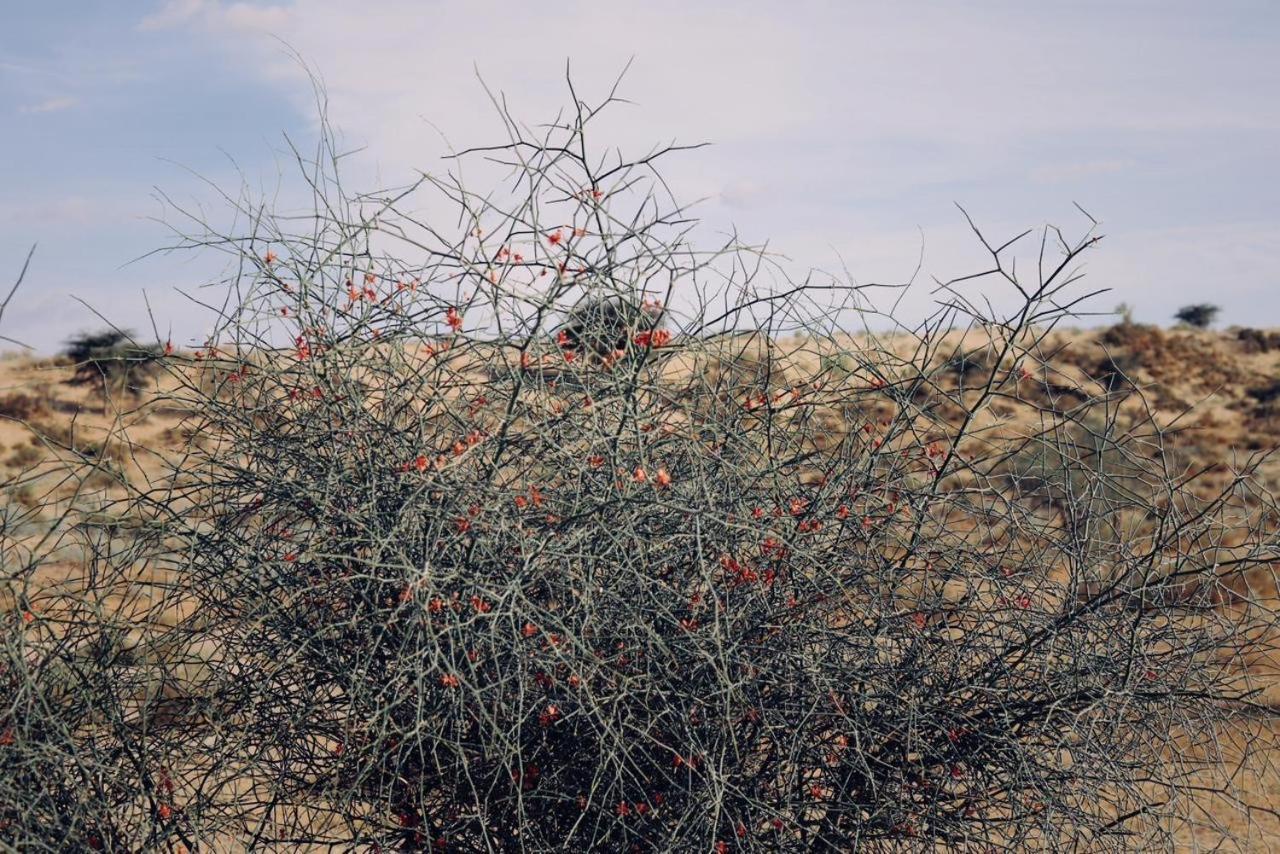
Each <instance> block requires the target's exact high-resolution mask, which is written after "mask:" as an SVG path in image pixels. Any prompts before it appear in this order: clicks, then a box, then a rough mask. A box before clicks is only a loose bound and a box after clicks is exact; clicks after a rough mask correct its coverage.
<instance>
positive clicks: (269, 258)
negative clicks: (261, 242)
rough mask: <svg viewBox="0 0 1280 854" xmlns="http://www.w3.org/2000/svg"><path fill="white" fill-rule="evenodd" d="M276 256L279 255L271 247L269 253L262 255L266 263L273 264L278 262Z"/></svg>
mask: <svg viewBox="0 0 1280 854" xmlns="http://www.w3.org/2000/svg"><path fill="white" fill-rule="evenodd" d="M276 257H277V256H276V253H274V252H272V251H271V250H270V249H268V250H267V254H266V255H263V256H262V260H263V261H264V262H265V263H266V264H268V265H271V264H274V263H275V262H276Z"/></svg>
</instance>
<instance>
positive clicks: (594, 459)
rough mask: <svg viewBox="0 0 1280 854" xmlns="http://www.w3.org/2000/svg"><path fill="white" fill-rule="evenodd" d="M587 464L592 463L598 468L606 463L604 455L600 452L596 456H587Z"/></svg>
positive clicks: (592, 465)
mask: <svg viewBox="0 0 1280 854" xmlns="http://www.w3.org/2000/svg"><path fill="white" fill-rule="evenodd" d="M587 464H588V465H590V466H591V467H592V468H593V469H598V468H600V467H601V466H602V465H604V457H602V456H600V455H599V454H595V455H594V456H591V457H587Z"/></svg>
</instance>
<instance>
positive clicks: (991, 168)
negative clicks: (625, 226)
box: [0, 0, 1280, 349]
mask: <svg viewBox="0 0 1280 854" xmlns="http://www.w3.org/2000/svg"><path fill="white" fill-rule="evenodd" d="M0 8H2V10H3V15H2V20H3V26H2V27H0V117H3V119H2V124H0V128H2V129H3V132H0V187H3V190H2V191H0V285H3V284H5V283H7V282H8V281H9V280H10V279H11V277H12V276H13V275H16V273H17V270H18V267H19V265H20V263H21V259H22V256H23V255H25V252H26V249H27V248H28V246H29V245H30V244H31V243H32V242H38V243H39V248H38V249H37V254H36V258H35V260H34V262H33V268H32V271H31V274H30V279H29V282H28V284H27V285H26V286H25V288H24V290H23V291H22V292H20V294H19V295H18V297H17V298H16V299H15V302H14V304H13V305H12V306H11V307H10V309H9V312H8V313H7V314H6V315H5V317H4V320H3V327H4V328H3V329H0V333H4V334H8V335H13V336H15V337H18V338H21V339H23V340H26V341H29V342H30V343H33V344H37V345H38V346H40V347H41V348H42V349H51V348H52V347H54V346H56V345H57V343H58V342H60V341H61V340H62V339H63V338H65V337H66V335H67V334H69V333H71V332H74V331H76V330H79V329H85V328H90V327H95V326H97V325H99V322H98V321H96V320H95V319H94V317H93V315H92V314H91V313H90V312H89V310H88V309H86V308H84V307H83V306H81V305H80V304H79V303H76V302H74V301H73V300H72V298H71V297H72V296H76V297H80V298H81V299H83V300H85V301H86V302H88V303H89V304H90V305H92V306H94V307H95V308H97V309H98V310H100V311H101V312H102V313H103V314H104V315H106V316H107V317H108V318H110V319H111V320H113V321H115V322H117V323H121V324H125V325H129V326H132V327H134V328H137V329H146V328H147V327H148V322H147V321H146V319H145V318H146V316H145V313H144V303H143V299H142V292H143V290H144V289H145V291H146V293H147V295H148V297H149V299H150V301H151V305H152V308H153V309H154V310H155V313H156V315H157V318H158V320H159V322H160V324H161V326H162V332H164V333H165V334H167V331H168V329H170V328H171V329H172V330H173V334H174V340H175V341H186V340H189V339H194V338H195V337H197V336H200V335H202V334H203V332H204V331H205V330H204V329H203V328H202V323H201V322H200V321H199V320H198V319H197V314H196V312H195V311H194V310H193V309H191V308H190V307H189V306H188V305H187V304H186V303H185V302H184V300H183V299H182V298H181V297H179V296H177V295H176V294H175V292H174V290H173V288H174V287H175V286H181V287H184V288H188V289H191V288H195V287H197V286H198V285H199V284H200V283H201V281H202V279H203V277H205V276H207V275H208V273H209V266H208V264H207V263H205V262H204V261H202V260H201V259H198V258H189V257H185V256H184V257H181V258H159V259H151V260H146V261H142V262H139V263H137V264H132V265H128V266H125V264H126V262H128V261H129V260H131V259H133V258H135V257H137V256H139V255H141V254H143V253H145V252H147V251H148V250H150V249H154V248H157V247H159V246H161V245H163V244H164V243H165V242H166V240H167V239H168V231H167V229H166V228H165V227H164V226H163V225H162V224H159V223H156V222H154V221H153V220H152V218H154V217H156V216H158V215H160V214H161V213H162V209H161V208H160V206H159V205H158V203H157V202H156V201H155V199H154V198H153V194H154V192H155V190H156V188H159V189H160V190H163V191H164V192H165V193H167V194H170V195H172V196H174V197H176V198H179V199H181V200H183V201H184V202H188V203H190V204H193V205H197V204H198V205H203V206H204V207H205V209H206V210H207V211H209V212H210V214H211V215H213V216H214V217H215V218H216V217H217V216H219V215H221V213H222V212H223V211H224V208H223V207H222V206H221V203H220V202H219V201H218V199H217V196H216V194H215V193H214V191H213V189H212V188H210V187H209V186H207V185H205V184H204V183H202V181H200V180H198V179H197V178H196V177H195V175H199V176H203V177H204V178H208V179H209V180H211V181H213V182H214V183H215V184H217V185H219V186H224V187H227V188H228V189H231V190H234V189H235V188H236V187H237V186H238V182H239V178H238V177H237V171H236V170H237V169H238V170H240V171H242V172H243V173H244V174H245V175H246V176H247V177H248V179H249V180H250V181H251V182H252V183H254V184H255V185H258V184H261V186H263V187H264V188H271V187H273V186H274V185H275V182H276V176H277V175H278V174H279V173H280V172H281V170H286V174H287V168H288V167H287V163H286V162H285V155H284V154H283V134H284V133H288V134H289V135H290V136H291V137H293V138H294V139H298V140H307V139H310V138H313V137H314V134H315V120H316V114H315V108H314V101H313V97H312V89H311V84H310V83H309V82H308V79H307V77H306V75H305V73H304V72H303V70H302V69H301V68H300V67H299V65H298V63H297V62H296V61H295V60H294V59H292V58H290V57H289V56H288V55H287V52H286V50H285V47H284V46H283V45H282V43H281V41H280V40H284V42H287V44H288V45H290V46H292V48H294V49H296V50H297V51H298V53H299V54H300V55H301V56H302V57H303V58H304V59H305V60H306V61H307V62H308V63H309V64H310V65H311V66H312V67H313V68H314V69H315V70H316V71H317V72H318V73H319V74H320V75H321V76H322V78H323V80H324V83H325V86H326V88H327V90H328V93H329V98H330V118H331V120H332V122H333V123H334V124H335V125H337V126H338V127H339V128H340V129H341V130H342V132H343V133H344V137H345V140H346V141H347V142H348V143H349V144H351V145H363V146H367V149H366V150H365V152H364V153H363V154H361V155H360V159H359V160H358V161H357V162H356V163H354V164H353V172H354V174H355V176H356V177H357V179H358V180H359V181H361V182H367V188H368V189H373V188H374V185H375V184H383V185H385V184H393V183H398V182H401V181H403V180H405V179H407V178H409V177H410V176H411V175H412V170H414V169H423V170H426V171H436V170H443V169H444V168H445V164H444V163H442V161H441V159H440V155H441V154H442V153H443V151H444V145H443V143H442V141H441V137H440V134H441V133H442V132H443V133H444V134H445V135H447V137H448V139H449V140H450V141H451V142H453V143H454V144H455V145H457V146H459V147H462V146H466V145H469V144H478V143H488V142H492V141H494V140H495V139H501V138H502V131H501V126H500V124H499V123H498V120H497V118H496V117H495V115H494V113H493V111H492V109H491V107H490V106H489V104H488V102H487V99H486V98H485V96H484V93H483V90H482V89H481V86H480V84H479V83H478V82H477V79H476V69H477V68H478V69H479V72H480V73H481V75H483V77H484V79H485V80H486V81H487V82H488V83H489V85H490V86H491V87H493V88H495V89H500V90H502V91H503V92H505V93H506V95H507V98H508V101H509V102H510V104H511V105H512V107H513V110H514V112H515V113H516V114H517V115H518V116H519V117H521V118H523V119H525V120H527V121H528V122H530V123H535V122H538V121H542V120H546V119H548V118H550V117H551V116H553V115H554V113H555V112H556V111H557V110H558V109H559V108H561V107H563V106H564V105H565V104H566V103H567V101H568V93H567V91H566V89H565V86H564V68H565V62H566V60H569V61H570V62H571V65H572V69H573V77H574V80H575V83H576V84H577V85H578V87H579V88H580V90H581V92H582V93H583V94H584V95H585V96H586V97H587V98H588V99H592V100H594V99H596V98H598V97H600V96H601V95H603V94H604V93H605V91H606V90H607V86H608V84H609V83H611V82H612V80H613V78H614V77H615V76H616V75H617V74H618V73H619V72H620V71H621V69H622V67H623V66H624V65H625V64H626V62H627V60H628V59H630V58H632V57H634V63H633V65H632V67H631V70H630V72H629V73H628V76H627V77H626V78H625V80H624V82H623V87H622V92H621V94H622V95H623V96H625V97H626V98H628V99H629V100H630V101H632V102H633V104H631V105H625V106H621V107H619V108H617V110H616V112H615V117H614V119H612V120H611V122H610V123H609V124H608V125H607V130H608V131H609V138H608V139H606V140H604V141H606V142H609V143H613V144H617V145H621V146H623V147H624V149H625V150H629V151H631V152H632V153H642V152H643V151H644V150H646V149H647V148H649V147H650V146H651V145H652V144H654V143H658V142H664V141H669V140H671V139H673V138H674V139H676V140H678V141H680V142H700V141H710V142H712V143H714V146H713V147H711V148H709V149H704V150H702V151H699V152H695V153H691V154H685V155H681V156H680V157H679V158H678V159H676V160H672V161H670V163H669V165H668V168H667V170H666V172H665V174H666V175H667V177H668V178H669V179H670V181H671V183H672V184H673V189H674V190H675V191H676V192H677V194H678V195H679V196H681V197H682V198H686V199H693V198H696V197H703V196H706V197H707V202H706V203H705V205H703V206H702V208H701V209H700V212H701V214H702V216H703V217H704V218H705V219H706V220H707V222H708V224H709V225H712V226H714V227H717V228H720V227H727V226H728V225H729V224H731V223H732V224H736V225H737V226H738V228H739V229H740V231H741V232H742V234H743V235H744V237H746V238H748V239H751V240H764V239H768V240H769V241H770V243H771V246H772V247H774V248H775V249H777V250H779V251H783V252H785V253H787V255H788V256H790V257H791V258H793V259H795V261H796V262H797V263H798V264H801V265H813V266H817V267H821V268H827V269H836V268H838V267H839V266H840V263H841V262H840V261H839V258H841V257H842V258H843V263H844V264H845V265H846V266H847V267H848V268H849V270H850V271H851V273H852V274H853V275H854V276H855V277H856V278H857V279H858V280H860V281H868V280H901V279H903V278H905V277H906V276H907V275H908V274H909V273H910V272H911V270H912V268H913V267H914V266H915V264H916V260H917V256H918V254H919V252H920V247H921V240H922V238H921V235H922V234H923V244H924V251H925V269H926V271H927V272H928V273H929V274H932V275H935V276H938V277H941V278H947V277H950V276H954V275H958V274H962V273H966V272H970V271H972V270H973V269H975V267H976V265H978V264H979V263H980V257H979V256H978V255H977V254H976V250H975V247H974V245H973V242H972V239H971V238H970V237H969V236H968V233H967V227H966V226H965V224H964V221H963V219H962V218H961V216H960V214H959V212H958V211H957V210H956V208H955V207H954V204H953V203H955V202H959V203H960V204H963V205H964V206H965V207H966V208H967V209H968V210H969V211H970V213H971V214H972V215H973V216H974V217H975V219H976V220H978V221H979V222H980V223H981V224H982V225H983V226H984V227H985V228H987V229H989V230H990V232H991V233H992V234H993V235H996V236H1007V235H1008V234H1011V233H1013V232H1015V231H1019V230H1021V229H1022V228H1025V227H1031V226H1038V225H1042V224H1044V223H1046V222H1050V223H1055V224H1059V225H1061V226H1063V227H1064V228H1067V229H1069V230H1078V229H1080V228H1082V227H1083V226H1084V224H1085V223H1084V219H1083V217H1082V216H1081V215H1080V214H1079V213H1078V212H1077V211H1076V210H1075V208H1074V207H1073V202H1078V203H1079V204H1081V205H1082V206H1084V207H1085V208H1086V209H1088V210H1089V211H1090V213H1092V214H1093V215H1094V216H1096V217H1097V218H1098V219H1100V220H1101V221H1102V231H1103V232H1104V233H1105V234H1106V235H1107V238H1106V240H1105V241H1104V243H1103V245H1102V246H1101V247H1100V248H1099V249H1098V251H1097V253H1096V254H1095V255H1094V256H1093V257H1092V260H1091V261H1090V263H1089V265H1088V267H1087V272H1088V275H1089V279H1090V285H1092V286H1094V287H1110V288H1113V289H1114V292H1113V293H1112V294H1109V295H1106V296H1104V297H1102V298H1100V300H1098V301H1097V302H1095V303H1094V304H1093V306H1092V307H1093V308H1095V309H1096V310H1101V311H1107V310H1110V309H1111V308H1112V307H1113V306H1114V305H1115V304H1116V303H1117V302H1120V301H1122V300H1123V301H1127V302H1129V303H1130V304H1132V305H1133V306H1135V308H1136V315H1137V317H1138V319H1140V320H1147V321H1157V322H1166V321H1167V320H1168V319H1169V317H1170V315H1171V314H1172V312H1173V311H1174V310H1175V309H1176V308H1177V307H1178V306H1180V305H1182V304H1185V303H1187V302H1190V301H1196V300H1209V301H1212V302H1216V303H1219V304H1220V305H1221V306H1222V307H1223V315H1222V319H1223V321H1224V322H1226V323H1239V324H1248V325H1262V326H1276V325H1280V272H1278V271H1280V161H1278V157H1280V3H1276V2H1269V0H1259V2H1225V0H1218V2H1213V3H1207V2H1172V0H1160V2H1137V0H1130V2H1125V0H1107V2H1096V3H1095V2H1058V3H1037V2H1033V3H1028V2H1025V1H1024V2H986V3H976V2H971V3H958V2H956V3H905V2H904V3H892V4H890V3H878V4H871V3H858V2H848V1H846V2H828V3H820V2H806V0H790V2H786V3H781V2H778V3H772V2H754V0H732V2H723V1H722V0H714V2H713V1H712V0H705V2H697V0H684V2H668V0H644V2H637V0H630V2H617V3H615V2H607V0H590V2H586V1H585V0H584V1H583V2H579V0H555V2H546V3H527V2H521V3H510V2H508V3H496V2H479V0H466V2H464V0H435V2H432V1H431V0H361V2H350V0H274V2H268V0H263V1H262V2H217V0H169V2H161V0H153V2H124V0H100V1H99V0H80V1H79V2H72V1H71V0H66V2H27V1H26V0H0ZM193 173H194V174H193ZM924 298H925V297H924V295H921V297H920V300H922V301H923V300H924Z"/></svg>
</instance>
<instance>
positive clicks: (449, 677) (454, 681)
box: [440, 673, 462, 688]
mask: <svg viewBox="0 0 1280 854" xmlns="http://www.w3.org/2000/svg"><path fill="white" fill-rule="evenodd" d="M440 684H441V685H443V686H444V687H446V688H457V687H458V686H459V685H460V684H462V680H460V679H458V677H457V676H454V675H453V674H452V673H445V674H443V675H441V677H440Z"/></svg>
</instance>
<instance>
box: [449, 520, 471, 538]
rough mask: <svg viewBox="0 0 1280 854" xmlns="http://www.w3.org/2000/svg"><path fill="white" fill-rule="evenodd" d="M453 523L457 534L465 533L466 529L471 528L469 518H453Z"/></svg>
mask: <svg viewBox="0 0 1280 854" xmlns="http://www.w3.org/2000/svg"><path fill="white" fill-rule="evenodd" d="M453 525H454V527H455V528H457V529H458V533H459V534H465V533H466V532H467V531H470V530H471V520H470V519H463V518H458V519H454V520H453Z"/></svg>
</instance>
